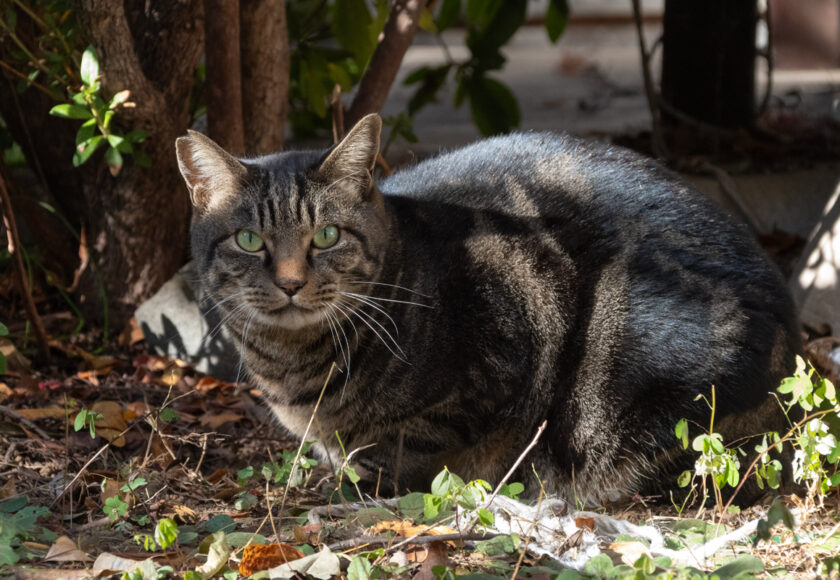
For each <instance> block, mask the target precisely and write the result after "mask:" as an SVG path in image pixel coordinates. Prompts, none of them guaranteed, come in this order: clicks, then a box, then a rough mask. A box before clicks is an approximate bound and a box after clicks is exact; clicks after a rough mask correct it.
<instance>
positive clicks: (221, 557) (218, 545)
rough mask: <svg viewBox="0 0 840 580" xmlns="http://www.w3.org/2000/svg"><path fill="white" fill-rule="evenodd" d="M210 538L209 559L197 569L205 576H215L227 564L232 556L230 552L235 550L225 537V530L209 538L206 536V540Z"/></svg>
mask: <svg viewBox="0 0 840 580" xmlns="http://www.w3.org/2000/svg"><path fill="white" fill-rule="evenodd" d="M208 539H209V540H210V546H209V548H208V550H207V561H206V562H205V563H204V564H202V565H201V566H199V567H198V568H196V569H195V571H196V572H198V573H199V574H201V575H202V576H204V577H205V578H210V577H211V576H215V575H216V574H217V573H218V572H219V570H221V569H222V567H223V566H224V565H225V564H227V561H228V558H230V554H231V552H233V548H231V547H230V544H228V541H227V538H226V537H225V532H223V531H219V532H216V533H214V534H213V535H211V536H209V537H208V538H205V541H207V540H208ZM202 544H204V542H202Z"/></svg>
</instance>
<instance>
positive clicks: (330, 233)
mask: <svg viewBox="0 0 840 580" xmlns="http://www.w3.org/2000/svg"><path fill="white" fill-rule="evenodd" d="M336 242H338V228H337V227H335V226H327V227H325V228H323V229H320V230H318V231H317V232H315V235H314V236H313V237H312V245H313V246H315V247H316V248H318V249H319V250H326V249H327V248H331V247H333V246H334V245H335V244H336Z"/></svg>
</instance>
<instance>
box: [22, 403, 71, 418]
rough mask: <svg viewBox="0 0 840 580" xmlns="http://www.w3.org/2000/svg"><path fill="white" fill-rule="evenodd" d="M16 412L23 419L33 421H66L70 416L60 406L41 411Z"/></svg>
mask: <svg viewBox="0 0 840 580" xmlns="http://www.w3.org/2000/svg"><path fill="white" fill-rule="evenodd" d="M16 411H17V413H18V415H20V416H21V417H23V418H25V419H29V420H32V421H34V420H37V419H64V417H65V416H66V415H67V414H68V411H66V410H65V409H63V408H62V407H59V406H58V405H51V406H49V407H42V408H40V409H16Z"/></svg>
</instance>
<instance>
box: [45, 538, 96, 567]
mask: <svg viewBox="0 0 840 580" xmlns="http://www.w3.org/2000/svg"><path fill="white" fill-rule="evenodd" d="M91 560H92V559H91V558H90V556H88V555H87V554H85V553H84V552H82V551H81V550H80V549H79V548H78V546H77V545H76V543H75V542H74V541H73V540H71V539H70V538H68V537H67V536H60V537H59V538H58V539H56V541H55V542H54V543H53V545H52V546H51V547H50V549H49V550H48V551H47V555H46V556H44V561H45V562H90V561H91Z"/></svg>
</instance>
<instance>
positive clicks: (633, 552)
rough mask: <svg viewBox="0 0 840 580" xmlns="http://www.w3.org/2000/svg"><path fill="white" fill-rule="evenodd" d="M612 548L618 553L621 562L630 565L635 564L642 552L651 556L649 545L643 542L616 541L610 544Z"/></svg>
mask: <svg viewBox="0 0 840 580" xmlns="http://www.w3.org/2000/svg"><path fill="white" fill-rule="evenodd" d="M610 550H612V551H613V552H615V553H616V554H618V556H619V557H620V559H621V562H622V563H624V564H627V565H628V566H632V565H633V564H635V563H636V561H637V560H638V559H639V558H640V557H641V556H642V554H647V555H648V556H650V551H649V550H648V547H647V546H646V545H644V544H643V543H642V542H615V543H613V544H610ZM614 560H615V558H613V561H614Z"/></svg>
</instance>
